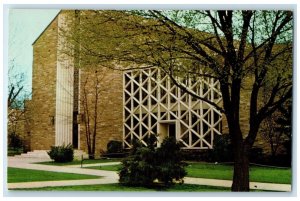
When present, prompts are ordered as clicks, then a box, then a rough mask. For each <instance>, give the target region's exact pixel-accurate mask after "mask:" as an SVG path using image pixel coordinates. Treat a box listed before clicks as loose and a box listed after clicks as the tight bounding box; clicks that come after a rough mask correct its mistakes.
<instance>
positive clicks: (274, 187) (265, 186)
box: [184, 177, 292, 192]
mask: <svg viewBox="0 0 300 201" xmlns="http://www.w3.org/2000/svg"><path fill="white" fill-rule="evenodd" d="M184 183H185V184H197V185H206V186H220V187H228V188H230V187H231V185H232V181H231V180H221V179H205V178H194V177H185V178H184ZM250 189H252V190H270V191H282V192H290V191H291V190H292V186H291V185H290V184H273V183H261V182H250Z"/></svg>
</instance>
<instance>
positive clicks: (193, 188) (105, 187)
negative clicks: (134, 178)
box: [14, 184, 230, 192]
mask: <svg viewBox="0 0 300 201" xmlns="http://www.w3.org/2000/svg"><path fill="white" fill-rule="evenodd" d="M14 190H26V191H138V192H157V191H164V192H224V191H226V192H228V191H230V189H229V188H224V187H213V186H201V185H193V184H182V185H180V184H175V185H174V186H172V187H170V188H168V189H161V188H156V189H155V188H144V187H128V186H122V185H120V184H99V185H81V186H60V187H43V188H31V189H14Z"/></svg>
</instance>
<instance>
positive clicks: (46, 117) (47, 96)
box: [29, 18, 58, 150]
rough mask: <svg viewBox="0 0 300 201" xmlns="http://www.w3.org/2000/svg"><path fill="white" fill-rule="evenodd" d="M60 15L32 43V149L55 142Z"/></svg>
mask: <svg viewBox="0 0 300 201" xmlns="http://www.w3.org/2000/svg"><path fill="white" fill-rule="evenodd" d="M57 31H58V29H57V18H56V19H55V20H54V21H52V23H51V24H50V25H49V26H48V27H47V29H46V30H45V31H44V32H43V33H42V34H41V36H40V37H39V38H38V39H37V41H36V42H35V43H34V44H33V70H32V101H31V103H30V108H29V109H30V110H31V119H32V121H31V132H30V136H31V145H30V147H31V149H32V150H38V149H50V146H51V145H54V142H55V125H54V124H53V122H52V118H53V117H54V116H55V90H56V63H57V62H56V60H57V36H58V35H57Z"/></svg>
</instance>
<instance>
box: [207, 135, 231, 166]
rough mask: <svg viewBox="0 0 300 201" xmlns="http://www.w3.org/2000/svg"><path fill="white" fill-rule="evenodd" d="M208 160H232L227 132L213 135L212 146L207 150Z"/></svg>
mask: <svg viewBox="0 0 300 201" xmlns="http://www.w3.org/2000/svg"><path fill="white" fill-rule="evenodd" d="M208 155H209V156H208V162H232V161H233V151H232V145H231V141H230V136H229V135H228V134H223V135H215V138H214V147H213V149H211V150H210V151H209V154H208Z"/></svg>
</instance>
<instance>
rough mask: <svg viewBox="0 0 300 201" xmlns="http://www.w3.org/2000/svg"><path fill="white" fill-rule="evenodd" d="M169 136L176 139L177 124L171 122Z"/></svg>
mask: <svg viewBox="0 0 300 201" xmlns="http://www.w3.org/2000/svg"><path fill="white" fill-rule="evenodd" d="M169 137H173V138H175V139H176V124H175V123H174V124H169Z"/></svg>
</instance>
